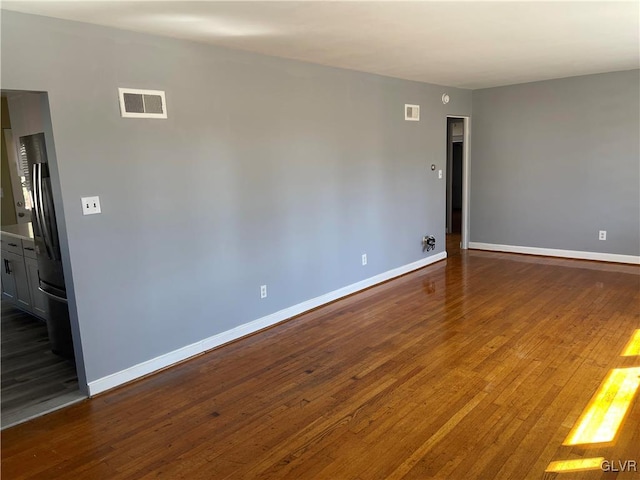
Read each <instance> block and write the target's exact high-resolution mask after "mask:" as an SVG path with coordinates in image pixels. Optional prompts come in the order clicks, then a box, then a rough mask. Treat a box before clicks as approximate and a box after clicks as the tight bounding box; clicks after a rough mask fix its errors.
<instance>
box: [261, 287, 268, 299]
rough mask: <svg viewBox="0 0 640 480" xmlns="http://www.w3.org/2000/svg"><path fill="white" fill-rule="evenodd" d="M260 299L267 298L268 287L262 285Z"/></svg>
mask: <svg viewBox="0 0 640 480" xmlns="http://www.w3.org/2000/svg"><path fill="white" fill-rule="evenodd" d="M260 298H267V286H266V285H260Z"/></svg>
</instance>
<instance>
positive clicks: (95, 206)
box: [81, 197, 102, 215]
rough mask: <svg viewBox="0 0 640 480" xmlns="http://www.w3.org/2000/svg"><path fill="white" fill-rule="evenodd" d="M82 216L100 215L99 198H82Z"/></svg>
mask: <svg viewBox="0 0 640 480" xmlns="http://www.w3.org/2000/svg"><path fill="white" fill-rule="evenodd" d="M81 200H82V214H83V215H95V214H96V213H102V210H101V209H100V197H82V198H81Z"/></svg>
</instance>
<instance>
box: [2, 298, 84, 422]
mask: <svg viewBox="0 0 640 480" xmlns="http://www.w3.org/2000/svg"><path fill="white" fill-rule="evenodd" d="M1 308H2V310H1V323H0V324H1V334H2V348H1V357H0V366H1V371H2V383H1V389H0V398H1V402H0V403H1V408H2V417H1V420H2V427H3V428H4V427H5V426H7V425H11V424H13V423H15V422H18V421H20V420H22V419H25V418H29V417H32V416H34V415H37V414H38V413H43V412H45V411H49V410H50V409H52V408H54V407H55V406H57V405H60V404H64V403H68V402H69V401H71V400H73V399H76V398H79V397H81V395H80V393H79V391H78V377H77V375H76V369H75V366H74V365H73V363H71V362H69V361H68V360H65V359H64V358H62V357H60V356H58V355H55V354H54V353H53V352H52V351H51V347H50V345H49V337H48V334H47V326H46V324H45V323H44V322H43V321H41V320H38V319H37V318H35V317H33V316H31V315H29V314H27V313H25V312H23V311H22V310H19V309H17V308H15V307H13V306H12V305H11V304H8V303H6V302H2V307H1Z"/></svg>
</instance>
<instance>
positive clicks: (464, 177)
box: [445, 115, 471, 250]
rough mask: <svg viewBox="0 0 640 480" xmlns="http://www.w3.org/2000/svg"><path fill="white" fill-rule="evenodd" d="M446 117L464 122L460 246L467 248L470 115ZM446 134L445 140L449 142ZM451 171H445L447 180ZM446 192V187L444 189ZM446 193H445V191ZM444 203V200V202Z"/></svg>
mask: <svg viewBox="0 0 640 480" xmlns="http://www.w3.org/2000/svg"><path fill="white" fill-rule="evenodd" d="M447 118H462V120H463V122H464V132H463V141H462V142H463V143H462V235H461V240H460V248H462V249H463V250H466V249H468V248H469V182H470V178H471V177H470V176H469V164H470V163H471V148H470V147H471V117H470V116H468V115H447ZM448 137H449V136H448V135H447V142H449V138H448ZM449 175H451V172H449V171H447V180H448V178H449ZM445 192H446V189H445ZM445 195H446V193H445ZM445 204H446V202H445Z"/></svg>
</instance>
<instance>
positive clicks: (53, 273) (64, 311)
mask: <svg viewBox="0 0 640 480" xmlns="http://www.w3.org/2000/svg"><path fill="white" fill-rule="evenodd" d="M20 156H21V157H22V158H21V160H22V162H23V165H24V164H25V163H28V165H29V172H30V173H31V176H30V178H29V180H28V181H27V184H28V186H29V189H30V191H31V196H32V199H33V209H32V211H31V216H32V224H33V235H34V240H35V248H36V254H37V257H38V277H39V281H40V285H39V289H40V291H41V292H42V293H44V294H45V295H46V296H47V299H48V303H49V319H48V320H47V331H48V334H49V342H50V343H51V350H52V351H53V352H54V353H56V354H58V355H61V356H63V357H66V358H73V356H74V355H73V340H72V337H71V324H70V321H69V308H68V306H67V291H66V288H65V283H64V273H63V270H62V259H61V255H60V241H59V238H58V225H57V223H56V215H55V208H54V205H53V196H52V194H51V178H50V176H49V164H48V161H47V148H46V145H45V137H44V133H36V134H34V135H26V136H24V137H20Z"/></svg>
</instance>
